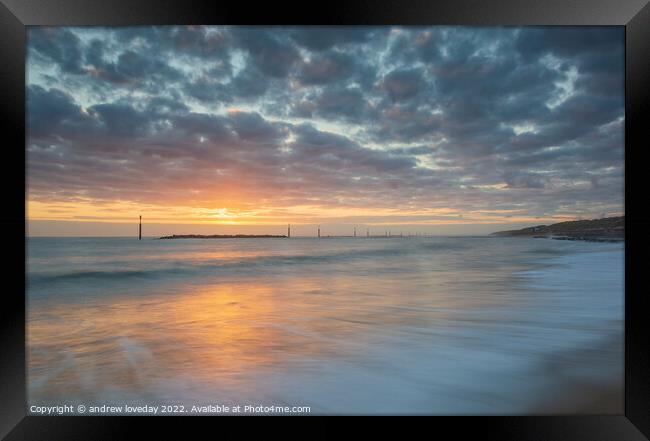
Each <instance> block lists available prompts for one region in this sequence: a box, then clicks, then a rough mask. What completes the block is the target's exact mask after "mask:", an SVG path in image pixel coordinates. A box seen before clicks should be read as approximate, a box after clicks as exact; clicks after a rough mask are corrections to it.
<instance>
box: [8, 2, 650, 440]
mask: <svg viewBox="0 0 650 441" xmlns="http://www.w3.org/2000/svg"><path fill="white" fill-rule="evenodd" d="M271 23H278V24H355V25H356V24H376V25H378V24H405V25H406V24H430V25H436V24H439V25H533V24H534V25H618V26H624V27H625V35H626V49H625V50H626V74H625V75H626V92H625V100H626V101H625V106H626V120H625V181H626V187H625V212H626V226H625V228H626V241H625V272H626V283H625V409H624V414H622V415H614V416H611V415H610V416H520V417H516V416H504V417H434V418H435V420H434V421H433V422H432V423H433V425H432V424H431V422H424V424H422V422H423V421H422V420H421V419H417V422H418V423H419V424H417V425H418V426H420V427H419V428H420V429H428V430H427V431H426V432H425V433H432V432H433V433H436V432H437V433H445V432H444V431H445V430H449V429H451V430H452V431H453V433H456V434H457V436H458V437H461V436H462V435H467V434H480V436H481V437H485V436H487V437H488V438H490V439H499V440H510V439H513V440H514V439H516V440H592V441H597V440H607V441H613V440H643V439H647V438H650V381H649V374H650V344H648V340H647V337H646V336H647V335H648V334H647V332H646V330H647V324H646V323H647V321H646V320H644V319H645V315H646V314H647V312H648V311H649V308H648V305H649V302H648V289H647V288H645V286H644V285H645V283H644V278H643V276H644V275H645V272H646V271H647V269H646V266H647V265H646V262H647V257H646V256H647V254H646V253H647V250H649V249H650V248H648V245H649V242H650V233H649V232H650V216H649V215H648V211H647V208H646V206H645V202H646V201H647V196H646V195H645V185H644V184H645V178H646V174H647V173H646V171H645V168H646V165H645V164H646V163H645V162H644V161H643V159H644V158H645V155H644V150H645V148H647V146H648V142H647V141H648V136H647V135H646V132H645V130H644V129H645V127H644V125H646V124H647V123H646V121H645V119H644V116H646V115H647V110H648V107H649V106H650V97H649V90H650V88H648V87H647V86H648V84H647V79H648V78H650V4H648V2H647V0H630V1H626V2H620V0H544V1H541V0H537V1H536V0H492V1H487V0H446V1H439V2H431V1H426V0H417V1H413V0H411V1H395V0H390V1H388V0H384V1H382V2H381V3H379V2H371V1H364V0H354V1H352V0H348V1H328V2H326V3H322V4H311V5H307V4H303V5H301V6H298V5H291V4H288V3H287V4H286V5H279V4H277V3H276V2H268V3H259V4H257V3H243V2H239V3H237V2H233V3H228V4H219V3H213V2H208V1H196V0H182V1H172V0H158V1H153V0H144V1H137V2H135V1H127V0H110V1H108V0H104V1H102V0H86V1H82V0H29V1H27V0H1V3H0V63H1V66H0V78H1V83H0V84H1V85H0V111H1V114H0V121H1V122H0V124H2V126H3V130H2V132H1V133H2V135H3V142H2V144H3V148H2V164H3V168H2V173H0V179H1V180H2V185H1V186H0V188H1V189H2V195H3V202H4V204H3V209H2V210H0V213H1V214H0V226H1V228H2V230H1V233H0V234H1V235H2V249H3V257H4V259H3V264H2V265H0V270H1V271H2V281H3V282H4V283H3V288H4V289H2V297H1V300H0V302H1V305H2V306H0V341H1V348H2V349H1V350H2V352H1V354H2V358H1V361H0V437H3V438H4V439H7V440H19V439H29V440H39V439H48V440H54V439H57V440H59V439H60V440H63V439H65V440H68V439H88V440H91V439H92V440H98V439H124V438H128V437H129V436H131V435H132V434H133V433H135V429H136V428H137V429H146V430H150V429H153V428H154V427H155V428H156V429H157V430H158V431H159V432H161V433H163V434H164V433H167V434H169V433H170V432H169V431H170V430H172V429H174V430H180V431H181V432H182V433H183V437H182V439H191V438H192V436H191V435H187V431H193V430H206V429H207V430H210V431H211V433H213V434H215V435H219V436H224V435H228V434H231V435H240V436H243V433H244V432H246V431H248V430H250V429H255V427H256V426H264V427H267V426H269V425H271V426H273V425H275V424H276V421H278V419H269V418H267V419H265V420H263V424H262V425H259V424H249V423H248V422H247V421H245V420H242V419H237V418H232V417H229V418H226V419H224V417H201V418H192V419H191V420H190V419H188V417H171V418H165V417H155V418H154V417H149V418H146V417H143V418H137V417H61V416H57V417H54V416H50V417H46V416H26V388H25V296H24V293H25V279H24V277H23V274H24V273H25V259H24V257H25V256H24V253H25V242H24V239H23V238H24V236H25V195H26V181H25V173H24V172H25V131H24V129H25V35H26V32H25V27H26V26H29V25H145V24H160V25H163V24H271ZM644 199H645V200H644ZM21 273H22V274H21ZM215 418H220V419H219V420H215ZM224 421H228V422H229V424H224ZM283 421H285V422H286V421H287V420H286V419H284V420H283ZM294 421H295V419H291V423H290V424H293V422H294ZM302 421H305V420H302ZM306 421H307V422H309V423H315V425H316V426H317V428H316V430H315V432H316V435H318V436H323V435H327V434H330V435H335V434H337V433H338V431H336V429H334V428H333V427H332V426H331V425H330V424H329V422H324V421H323V420H321V419H318V418H316V419H314V417H308V420H306ZM387 424H393V423H392V422H391V420H390V419H382V420H374V421H372V422H368V423H367V424H364V426H365V427H366V428H368V427H369V426H372V427H374V428H375V429H380V430H381V429H382V428H383V427H385V426H386V425H387ZM405 426H409V427H410V426H412V424H411V423H410V422H409V423H408V424H407V425H404V424H400V429H401V430H403V429H404V427H405ZM310 430H312V431H313V430H314V429H310ZM364 430H365V429H364ZM208 433H210V432H208ZM309 433H312V432H305V434H306V436H310V435H308V434H309ZM150 437H152V436H146V438H150ZM454 437H456V436H454Z"/></svg>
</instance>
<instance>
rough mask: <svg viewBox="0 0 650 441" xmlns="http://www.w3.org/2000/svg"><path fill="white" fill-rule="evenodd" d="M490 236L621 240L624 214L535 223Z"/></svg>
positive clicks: (623, 230) (623, 235)
mask: <svg viewBox="0 0 650 441" xmlns="http://www.w3.org/2000/svg"><path fill="white" fill-rule="evenodd" d="M491 236H500V237H546V238H552V239H561V240H562V239H563V240H592V241H599V242H600V241H607V242H609V241H621V240H623V239H624V238H625V216H619V217H606V218H602V219H593V220H579V221H568V222H559V223H557V224H551V225H537V226H535V227H528V228H522V229H521V230H508V231H497V232H495V233H492V234H491Z"/></svg>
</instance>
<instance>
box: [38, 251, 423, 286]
mask: <svg viewBox="0 0 650 441" xmlns="http://www.w3.org/2000/svg"><path fill="white" fill-rule="evenodd" d="M417 251H418V250H417V249H411V250H409V249H405V248H381V249H374V250H368V249H365V250H349V251H344V252H337V253H328V254H317V255H313V254H295V255H264V256H257V257H253V258H250V257H249V258H241V259H237V260H231V259H228V260H211V261H207V262H202V263H191V262H189V261H164V260H160V261H155V260H154V261H150V264H151V265H152V266H153V265H155V266H156V267H150V268H140V269H128V268H125V269H111V270H76V271H69V272H62V273H54V274H53V273H28V276H27V284H28V286H32V287H35V286H43V285H49V284H53V283H55V284H58V283H71V282H91V281H108V282H111V281H134V280H156V279H159V278H161V277H177V276H199V275H209V274H215V273H224V272H232V273H241V272H245V271H247V270H250V271H255V272H262V271H265V270H277V268H278V267H287V266H289V267H292V266H297V265H315V264H339V263H343V262H351V261H354V260H360V259H380V258H383V257H396V256H400V255H405V254H412V253H414V252H417ZM113 263H114V264H119V263H120V262H113ZM124 263H125V265H126V262H124ZM131 263H132V262H129V263H128V264H131ZM145 264H146V262H145Z"/></svg>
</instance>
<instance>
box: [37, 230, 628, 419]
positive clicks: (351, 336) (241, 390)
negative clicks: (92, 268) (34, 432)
mask: <svg viewBox="0 0 650 441" xmlns="http://www.w3.org/2000/svg"><path fill="white" fill-rule="evenodd" d="M450 240H451V239H450ZM477 240H478V239H477ZM481 240H482V241H483V242H478V245H480V246H474V247H473V248H472V246H469V245H467V244H466V243H460V245H459V246H457V247H456V246H455V244H456V242H452V244H453V245H454V247H451V246H450V245H447V244H446V243H445V242H444V241H442V240H438V242H435V241H432V242H431V243H429V242H423V244H419V243H418V242H408V243H407V242H402V243H401V244H404V245H399V246H400V247H404V248H402V249H393V248H391V249H386V248H383V247H385V246H386V245H383V244H381V243H379V242H373V243H368V244H367V245H363V247H366V248H363V247H362V246H360V245H357V244H355V243H352V245H347V244H348V243H349V242H346V243H345V244H343V245H344V246H345V247H353V249H351V250H350V249H343V252H341V250H337V249H334V248H336V247H341V245H340V244H334V243H333V242H327V243H324V244H323V246H327V247H334V248H333V249H327V250H320V249H318V248H314V247H320V246H321V245H318V244H314V243H315V242H309V243H307V242H300V241H298V240H296V241H293V242H290V243H289V242H282V243H280V242H274V243H273V246H276V245H274V244H276V243H277V246H276V248H272V247H270V246H268V245H266V244H264V246H265V247H266V248H267V249H255V246H256V245H255V244H247V245H246V246H247V247H249V248H245V247H244V248H245V249H242V250H238V249H220V250H217V251H214V252H212V251H211V250H210V249H201V248H200V246H206V247H207V246H208V245H201V244H198V245H194V244H192V247H199V248H198V249H197V248H193V249H191V250H187V249H169V250H167V251H165V252H163V253H162V254H163V255H165V256H167V257H168V256H170V255H172V256H174V257H173V260H176V259H178V258H180V256H185V258H187V259H189V260H192V259H190V258H189V256H190V255H192V254H193V253H194V254H196V256H198V257H197V258H196V259H198V260H200V261H203V260H205V259H208V260H210V259H212V260H214V259H226V260H227V259H229V258H231V257H232V258H233V259H239V258H241V257H242V256H243V255H247V256H248V257H249V258H251V259H255V257H253V256H255V255H256V256H257V258H258V259H267V258H268V256H269V255H273V256H283V257H282V258H281V259H280V260H264V264H259V263H258V264H257V266H254V267H252V269H251V267H250V266H249V265H248V264H246V265H242V266H241V267H239V269H237V271H234V270H233V271H230V273H219V272H214V273H212V274H210V272H208V271H206V275H205V276H202V277H203V278H201V277H199V276H196V274H197V273H196V272H192V273H191V274H192V275H191V277H185V278H182V279H165V278H160V279H159V280H158V279H156V281H155V283H154V282H151V281H149V280H148V281H146V283H145V282H142V283H141V284H139V283H140V282H139V279H133V280H131V281H129V285H128V286H127V285H124V286H127V287H128V290H125V291H120V290H119V289H118V288H119V287H120V286H122V285H114V284H111V283H112V278H111V276H110V275H106V276H105V275H104V274H99V275H95V274H93V275H92V277H90V276H87V275H85V274H83V275H82V277H79V278H75V277H70V278H69V280H67V281H66V282H65V283H59V282H58V280H54V281H53V282H51V283H48V284H46V283H41V284H38V285H32V286H34V287H33V288H32V291H31V295H30V297H29V298H28V300H29V303H28V327H27V331H28V341H27V344H28V387H29V390H28V393H29V399H30V402H32V403H36V404H39V405H43V404H48V403H49V404H58V403H61V402H62V401H65V402H66V403H83V404H90V403H98V404H109V403H115V404H129V403H133V404H138V403H139V404H161V403H166V404H173V403H182V404H188V403H191V404H202V403H205V404H211V403H221V404H228V403H230V404H237V403H246V402H251V403H258V404H259V403H266V404H286V405H310V406H312V407H313V411H314V412H317V413H318V412H322V413H382V412H385V413H399V412H404V413H434V414H435V413H438V414H440V413H452V414H455V413H525V412H527V411H530V410H531V409H532V410H533V411H534V412H536V413H553V411H554V409H561V411H566V412H568V413H571V411H572V409H574V410H575V409H577V408H578V407H580V406H582V404H580V403H578V404H575V405H573V404H572V405H570V406H566V407H564V408H559V407H554V405H553V403H552V399H553V397H554V395H557V394H558V393H561V392H562V390H567V389H566V381H570V382H573V383H575V381H574V380H572V379H573V378H581V377H585V375H592V378H591V379H590V383H589V384H587V383H585V385H582V386H580V388H579V390H578V393H579V394H583V393H595V394H599V395H600V394H601V393H600V386H599V385H601V384H608V385H610V386H611V385H614V388H616V387H617V386H616V385H617V384H619V383H617V380H618V379H619V377H620V375H619V374H618V372H620V368H621V366H622V360H619V355H620V353H621V348H622V346H621V345H616V344H609V345H607V346H603V347H602V348H601V346H599V345H600V343H599V342H600V341H601V340H602V339H603V338H604V337H607V336H613V338H614V340H616V339H617V338H620V336H621V335H622V334H621V329H622V327H621V326H622V325H621V323H622V322H621V318H622V309H621V310H619V309H618V306H617V305H619V304H620V302H621V299H620V298H617V297H616V293H615V290H616V289H618V288H617V286H618V284H619V283H620V281H621V280H622V276H621V274H622V273H621V272H620V268H618V267H617V266H616V265H614V264H613V263H615V262H617V259H619V256H620V250H618V249H614V248H612V249H611V250H609V248H606V247H605V245H594V244H590V245H591V246H592V247H593V250H596V251H598V250H600V249H602V250H603V251H602V252H601V253H600V254H598V253H596V252H593V253H592V251H590V250H592V248H589V249H587V251H588V253H587V254H584V255H583V257H581V259H582V260H580V261H576V262H579V264H578V263H576V264H574V263H571V262H572V261H571V259H573V257H572V256H573V254H570V253H566V252H565V253H564V254H561V250H560V251H558V252H556V253H555V254H552V255H550V257H545V258H546V259H550V258H552V259H555V260H554V261H558V262H560V263H559V264H553V265H550V264H547V265H542V264H532V263H528V264H527V263H524V262H525V259H524V258H522V257H521V256H526V255H527V254H529V253H531V252H532V251H531V249H532V250H536V251H534V252H535V253H537V255H542V256H544V254H542V253H540V252H539V251H538V248H539V245H537V243H536V242H535V243H532V242H531V244H528V243H527V242H516V241H515V242H511V243H510V242H498V243H497V245H498V246H501V247H502V248H499V249H497V250H494V249H489V247H487V246H486V245H491V244H492V243H495V242H485V239H481ZM439 242H442V243H439ZM287 244H288V245H287ZM386 244H388V242H386ZM392 244H393V243H391V244H390V246H393V245H392ZM471 244H472V242H470V245H471ZM503 244H505V245H503ZM154 245H155V246H162V245H158V244H154ZM443 245H444V246H445V247H447V248H444V247H443ZM152 246H153V245H152ZM165 246H168V245H166V244H165ZM228 246H234V245H232V244H228ZM288 246H292V247H295V249H293V250H292V249H291V248H289V249H288V248H286V247H288ZM569 246H573V247H576V246H583V247H584V246H586V245H582V244H577V245H576V244H560V245H559V247H569ZM509 247H510V248H509ZM534 247H538V248H534ZM598 247H601V248H598ZM83 249H84V250H86V249H87V248H83ZM310 249H312V251H311V254H314V255H318V252H321V253H324V252H325V251H326V253H325V254H328V255H329V254H332V252H333V251H337V252H338V254H336V256H337V257H335V258H330V257H323V256H322V255H321V256H320V257H319V258H312V259H305V260H304V261H303V260H302V259H300V258H295V259H294V260H287V259H286V258H285V257H284V256H285V255H291V253H290V251H291V252H292V253H293V254H292V256H293V257H295V256H301V255H309V254H310V251H309V250H310ZM441 249H443V252H440V250H441ZM458 250H461V251H458ZM462 250H465V251H462ZM389 251H390V252H389ZM393 251H395V253H393ZM497 251H498V252H497ZM138 252H140V253H141V251H138ZM373 253H375V254H373ZM558 253H560V254H559V257H558V256H556V254H558ZM589 253H591V254H589ZM98 254H101V253H99V252H98ZM546 254H548V253H546ZM368 256H370V257H368ZM395 256H397V257H395ZM585 256H586V257H585ZM131 257H132V256H131ZM131 257H129V258H128V259H126V260H125V262H128V263H126V264H124V266H125V268H131V266H132V259H131ZM167 257H160V256H158V255H157V254H154V257H153V259H154V260H155V259H157V260H155V261H154V262H153V263H147V265H148V267H151V268H156V271H158V270H157V268H158V265H159V264H160V260H166V259H167ZM102 258H103V256H102ZM102 258H98V259H97V260H96V261H94V262H95V263H97V262H101V261H102ZM558 259H565V260H566V262H564V261H561V260H558ZM567 259H568V260H567ZM580 262H581V263H580ZM571 268H573V269H571ZM569 269H570V271H569ZM522 270H523V271H522ZM549 271H551V272H552V275H553V277H551V278H547V276H546V275H545V274H547V273H548V272H549ZM553 271H554V272H553ZM567 271H569V272H567ZM155 274H156V277H159V276H158V274H160V273H159V272H156V273H155ZM594 274H598V277H599V278H598V279H595V278H594ZM105 284H106V285H105ZM71 287H72V288H74V289H72V288H71ZM84 289H85V290H86V291H87V292H91V291H92V292H93V295H83V293H84ZM68 290H69V291H68ZM612 293H613V294H612ZM621 295H622V294H621ZM585 296H588V298H589V300H590V301H589V303H588V304H585V303H584V298H585ZM616 341H617V340H616ZM590 348H598V349H597V350H590ZM549 360H551V361H552V363H553V364H552V367H551V368H549V367H548V366H549V364H548V363H549ZM569 372H570V375H571V377H570V379H569V380H566V378H569V377H567V375H569ZM565 377H566V378H565ZM610 396H612V395H610ZM617 396H618V395H617ZM540 403H542V407H543V408H542V409H540V408H539V406H540ZM619 404H620V403H619V401H618V399H616V400H613V399H607V400H606V402H604V403H603V405H602V406H599V407H598V408H597V410H598V412H599V413H607V412H608V411H609V412H611V413H616V412H615V408H616V409H618V407H617V406H619Z"/></svg>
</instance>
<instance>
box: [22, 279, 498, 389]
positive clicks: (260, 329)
mask: <svg viewBox="0 0 650 441" xmlns="http://www.w3.org/2000/svg"><path fill="white" fill-rule="evenodd" d="M410 282H411V291H410V292H403V291H402V290H401V289H400V284H399V283H398V282H395V281H391V278H390V276H382V275H379V274H377V275H371V276H369V277H364V278H360V277H358V276H355V275H353V274H346V273H344V272H341V273H339V274H337V275H336V276H335V277H331V278H326V279H323V278H322V277H320V278H319V277H310V275H303V276H301V277H296V276H293V277H277V278H273V277H266V278H264V283H259V282H255V281H251V280H241V281H232V280H231V281H224V282H219V283H215V284H212V285H209V286H207V287H206V286H192V285H189V286H182V287H178V288H175V287H170V288H169V289H168V291H169V292H162V293H155V294H154V293H142V294H141V295H135V296H133V295H130V296H126V295H124V296H119V295H115V294H110V295H109V294H107V295H105V296H103V297H100V298H96V299H92V300H87V301H84V302H78V301H77V302H75V303H72V302H53V303H52V304H50V305H45V304H37V305H34V306H33V307H30V311H29V325H28V346H29V359H28V365H29V385H30V394H32V395H35V396H38V397H39V399H42V400H46V401H47V399H52V400H55V401H56V397H61V396H71V397H79V399H86V400H92V399H106V397H110V396H111V393H115V394H116V396H120V397H123V396H124V394H125V393H132V394H133V396H134V397H136V396H137V397H140V398H145V399H146V398H149V399H160V393H162V392H161V391H167V396H168V397H169V398H170V399H172V398H173V397H174V393H173V390H174V387H178V388H182V389H183V390H184V391H187V389H188V388H190V389H191V388H192V387H194V388H199V389H200V388H210V389H211V390H219V391H230V392H231V393H232V396H241V395H245V394H247V393H248V392H250V391H251V390H252V389H254V388H255V387H256V385H255V381H254V380H253V378H254V377H255V375H258V374H259V373H260V372H262V373H264V372H268V373H273V372H281V373H283V374H287V373H290V372H291V371H292V370H293V369H298V370H300V371H302V372H304V371H305V370H309V369H310V365H309V363H317V362H318V360H325V359H327V360H332V359H336V358H339V359H340V358H346V357H354V356H355V355H357V354H360V353H362V352H363V351H364V350H365V348H367V347H369V346H371V345H373V344H374V343H377V342H381V339H382V338H386V337H387V336H388V337H390V333H391V330H398V329H402V332H403V329H404V328H405V327H406V328H407V329H411V330H415V331H414V332H429V337H431V335H432V334H431V333H432V332H434V330H435V329H436V326H435V325H436V321H438V320H444V319H446V318H448V316H449V311H453V310H458V309H464V308H467V307H470V306H472V305H473V306H475V307H476V306H479V305H482V304H484V303H486V300H485V299H474V300H468V298H464V297H462V296H449V295H448V294H446V293H447V290H446V287H448V286H449V285H450V284H453V283H455V281H454V279H453V278H449V277H443V276H442V275H437V276H436V277H433V276H431V275H426V274H425V275H424V276H421V278H420V279H413V280H411V281H410ZM395 332H397V331H395ZM311 367H312V368H316V367H314V366H313V365H312V366H311ZM183 381H187V382H188V384H183ZM189 383H191V384H189ZM197 393H198V394H199V395H200V391H197ZM151 394H155V395H151Z"/></svg>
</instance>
